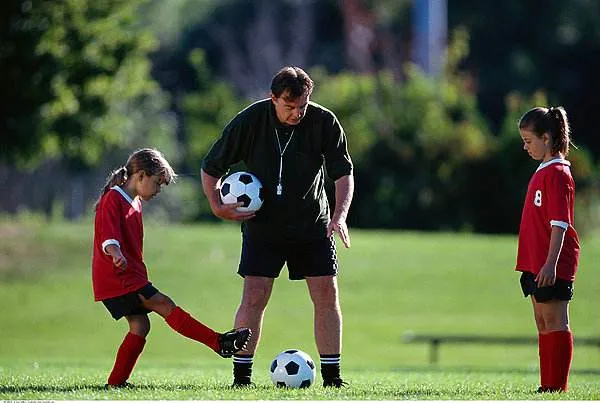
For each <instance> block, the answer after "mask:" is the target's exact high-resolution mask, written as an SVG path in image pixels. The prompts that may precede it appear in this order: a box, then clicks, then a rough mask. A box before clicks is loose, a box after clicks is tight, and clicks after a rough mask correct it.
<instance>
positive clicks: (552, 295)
mask: <svg viewBox="0 0 600 403" xmlns="http://www.w3.org/2000/svg"><path fill="white" fill-rule="evenodd" d="M520 282H521V290H522V291H523V295H524V296H525V297H527V296H529V295H533V296H534V297H535V300H536V301H537V302H548V301H552V300H553V299H556V300H559V301H570V300H571V299H573V282H572V281H567V280H563V279H560V278H557V279H556V281H555V282H554V285H551V286H548V287H539V288H538V286H537V283H536V282H535V274H533V273H530V272H527V271H524V272H523V273H522V274H521V280H520Z"/></svg>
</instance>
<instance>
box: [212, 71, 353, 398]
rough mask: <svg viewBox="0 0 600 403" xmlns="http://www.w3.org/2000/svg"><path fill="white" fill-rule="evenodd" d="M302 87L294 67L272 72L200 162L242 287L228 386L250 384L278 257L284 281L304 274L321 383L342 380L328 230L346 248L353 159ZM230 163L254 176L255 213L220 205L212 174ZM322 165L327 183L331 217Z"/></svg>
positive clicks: (327, 114)
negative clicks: (240, 337) (232, 230)
mask: <svg viewBox="0 0 600 403" xmlns="http://www.w3.org/2000/svg"><path fill="white" fill-rule="evenodd" d="M312 90H313V81H312V80H311V78H310V77H309V76H308V74H306V73H305V72H304V71H303V70H302V69H300V68H298V67H284V68H283V69H281V70H280V71H279V72H278V73H277V74H276V75H275V77H274V78H273V81H272V83H271V96H270V99H264V100H262V101H258V102H256V103H254V104H252V105H250V106H249V107H247V108H246V109H244V110H242V111H241V112H240V113H238V114H237V116H235V117H234V118H233V120H232V121H231V122H230V123H229V124H228V125H227V126H226V127H225V129H224V130H223V133H222V136H221V138H219V139H218V140H217V141H216V142H215V143H214V144H213V146H212V148H211V150H210V151H209V152H208V154H207V156H206V158H205V159H204V161H203V163H202V187H203V190H204V193H205V194H206V196H207V198H208V201H209V203H210V206H211V209H212V211H213V213H214V214H215V215H216V216H217V217H220V218H222V219H226V220H236V221H241V222H242V234H243V241H242V254H241V259H240V265H239V270H238V274H239V275H240V276H242V277H243V278H244V289H243V294H242V301H241V303H240V306H239V308H238V311H237V314H236V317H235V327H236V328H238V327H248V328H250V329H251V330H252V335H253V337H252V339H251V341H250V342H249V343H248V347H247V350H246V353H245V354H235V355H234V357H233V374H234V382H233V385H234V386H246V385H250V384H251V376H252V362H253V357H254V352H255V351H256V347H257V345H258V342H259V340H260V332H261V327H262V320H263V314H264V311H265V308H266V306H267V302H268V301H269V297H270V295H271V291H272V288H273V282H274V280H275V278H276V277H278V276H279V273H280V271H281V269H282V268H283V265H284V264H285V263H287V267H288V271H289V277H290V279H291V280H302V279H304V280H306V283H307V285H308V290H309V293H310V297H311V300H312V302H313V304H314V315H315V317H314V326H315V339H316V344H317V349H318V351H319V355H320V362H321V375H322V377H323V386H330V387H338V388H339V387H341V386H343V385H344V384H345V382H344V381H343V380H342V378H341V377H340V354H341V339H342V314H341V310H340V305H339V296H338V287H337V256H336V251H335V240H334V237H333V233H334V232H336V233H337V234H338V236H339V237H340V238H341V240H342V242H343V243H344V246H345V247H347V248H348V247H350V236H349V234H348V228H347V226H346V216H347V215H348V210H349V208H350V203H351V201H352V193H353V190H354V177H353V174H352V169H353V166H352V161H351V159H350V155H349V154H348V149H347V144H346V136H345V134H344V130H343V129H342V126H341V125H340V123H339V122H338V120H337V118H336V117H335V115H334V114H333V113H332V112H331V111H329V110H327V109H325V108H324V107H322V106H320V105H318V104H316V103H314V102H310V100H309V98H310V95H311V93H312ZM237 162H243V163H244V164H245V166H246V169H247V170H248V171H249V172H251V173H253V174H255V175H256V176H257V177H258V178H259V179H260V180H261V182H262V184H263V192H264V203H263V205H262V208H261V209H260V210H259V211H258V212H256V213H248V212H246V213H241V212H238V211H237V210H236V207H239V206H240V205H241V204H239V203H238V204H222V203H221V200H220V197H219V188H220V184H221V178H222V177H223V175H225V174H226V173H227V172H228V170H229V168H230V166H231V165H233V164H235V163H237ZM325 173H327V175H328V176H329V177H330V178H331V179H333V180H334V181H335V200H336V203H335V209H334V212H333V215H332V216H331V219H330V211H329V204H328V201H327V197H326V193H325V189H324V184H325ZM240 353H242V352H240Z"/></svg>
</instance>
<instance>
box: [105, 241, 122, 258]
mask: <svg viewBox="0 0 600 403" xmlns="http://www.w3.org/2000/svg"><path fill="white" fill-rule="evenodd" d="M108 245H117V246H118V247H119V249H121V244H120V243H119V241H117V240H116V239H107V240H106V241H104V242H102V252H104V253H106V254H107V255H108V252H107V251H106V247H107V246H108Z"/></svg>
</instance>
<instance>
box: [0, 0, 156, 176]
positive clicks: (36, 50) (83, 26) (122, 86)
mask: <svg viewBox="0 0 600 403" xmlns="http://www.w3.org/2000/svg"><path fill="white" fill-rule="evenodd" d="M142 3H143V0H114V1H93V0H52V1H50V0H38V1H7V2H2V3H1V5H0V7H1V9H0V11H1V12H0V15H1V17H0V18H2V24H1V26H2V28H1V31H0V35H1V37H0V43H2V48H1V50H0V69H1V71H2V73H3V74H2V75H3V79H2V80H1V81H0V86H1V87H0V91H1V93H2V96H3V97H4V98H5V99H6V100H7V101H8V102H5V105H7V107H6V108H3V109H1V110H0V122H2V123H0V124H2V126H1V127H0V130H1V131H2V135H3V138H4V139H3V141H2V148H1V149H0V159H1V160H4V161H7V162H10V163H14V162H25V161H27V162H31V161H36V160H38V161H39V160H41V159H42V158H44V157H47V156H58V157H60V158H63V159H64V161H65V162H66V163H67V165H68V166H69V167H70V168H71V169H82V168H87V167H90V166H93V165H94V164H96V163H97V162H98V161H99V160H100V158H101V157H102V155H103V153H104V151H105V150H106V149H107V148H108V149H110V148H112V147H118V146H119V145H120V144H123V143H124V142H125V141H124V139H125V136H126V134H127V132H128V130H127V128H128V126H130V122H129V120H128V116H126V115H123V111H124V110H127V109H128V105H130V104H132V103H139V102H143V100H144V98H148V97H152V96H156V94H157V91H158V90H159V89H158V87H157V85H156V84H155V83H154V82H153V81H152V80H151V78H150V63H149V61H148V58H147V54H148V53H149V52H150V51H151V50H152V49H154V47H155V45H156V41H155V40H154V38H153V36H152V35H150V34H149V33H148V32H146V31H144V30H142V29H140V28H139V26H138V25H137V10H138V8H139V6H140V4H142Z"/></svg>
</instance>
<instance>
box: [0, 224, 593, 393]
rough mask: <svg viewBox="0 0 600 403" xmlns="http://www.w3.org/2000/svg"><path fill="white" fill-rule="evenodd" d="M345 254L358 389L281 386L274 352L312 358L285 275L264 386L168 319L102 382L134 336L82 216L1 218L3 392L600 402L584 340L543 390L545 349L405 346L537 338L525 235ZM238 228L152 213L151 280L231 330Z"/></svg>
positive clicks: (587, 332)
mask: <svg viewBox="0 0 600 403" xmlns="http://www.w3.org/2000/svg"><path fill="white" fill-rule="evenodd" d="M351 235H352V248H351V249H347V250H346V249H343V248H341V246H340V245H341V242H338V253H339V257H340V262H341V264H340V266H341V271H340V277H339V283H340V288H341V303H342V309H343V312H344V349H343V355H342V370H343V376H344V379H345V380H347V381H348V382H349V383H350V387H349V388H345V389H342V390H329V389H324V388H322V387H321V386H320V376H317V382H316V384H315V386H314V387H311V388H309V389H307V390H281V389H276V388H274V387H273V386H272V385H271V383H270V379H269V377H268V367H269V364H270V362H271V360H272V358H273V357H274V356H275V355H276V354H277V353H279V352H280V351H282V350H284V349H288V348H299V349H302V350H304V351H306V352H307V353H309V354H310V355H311V356H312V357H313V358H314V359H315V360H316V361H318V354H317V352H316V347H315V344H314V338H313V330H312V307H311V304H310V301H309V298H308V294H307V291H306V285H305V283H304V282H290V281H288V280H287V272H285V269H284V273H283V277H282V278H280V279H279V280H278V281H276V283H275V289H274V292H273V296H272V298H271V302H270V304H269V306H268V308H267V313H266V318H265V324H264V332H263V335H262V340H261V345H260V349H259V351H258V354H257V356H256V358H255V363H254V380H255V382H256V384H257V386H256V387H255V388H251V389H247V390H236V389H231V388H230V387H229V385H230V383H231V362H230V360H225V359H222V358H220V357H218V356H217V355H216V354H214V353H213V352H212V351H209V349H208V348H206V347H204V346H202V345H199V344H197V343H195V342H192V341H191V340H188V339H185V338H183V337H181V336H180V335H178V334H176V333H175V332H173V331H172V330H171V329H170V328H169V327H168V326H167V325H166V324H165V323H164V322H163V320H162V319H161V318H160V317H158V316H157V315H151V320H152V330H151V332H150V335H149V337H148V343H147V345H146V348H145V350H144V353H143V354H142V356H141V358H140V360H139V361H138V364H137V366H136V369H135V371H134V373H133V375H132V378H131V382H133V383H134V384H135V385H136V386H137V387H136V388H135V389H133V390H118V391H105V390H104V389H102V386H103V385H104V383H105V381H106V377H107V375H108V372H109V371H110V368H111V366H112V363H113V359H114V355H115V352H116V349H117V347H118V346H119V344H120V342H121V340H122V338H123V336H124V334H125V332H126V329H127V326H126V322H125V321H119V322H115V321H114V320H112V318H110V316H109V315H108V313H107V312H106V311H105V309H104V307H103V306H102V304H99V303H94V302H93V297H92V291H91V280H90V250H91V237H92V228H91V226H90V224H89V222H84V223H51V224H46V223H42V222H40V221H36V220H21V221H11V220H8V219H3V220H2V221H0V295H2V299H1V301H2V303H1V305H0V320H1V322H0V323H2V327H1V329H0V398H1V399H51V400H56V399H58V400H88V399H109V400H121V399H123V400H155V399H160V400H163V399H168V400H172V399H175V400H188V399H194V400H222V399H224V400H246V399H252V400H287V399H292V400H346V399H349V400H400V399H409V400H421V399H424V400H446V399H452V400H497V399H511V400H512V399H516V400H535V399H544V400H546V399H561V400H564V399H568V400H599V399H600V382H599V381H598V380H599V379H600V350H599V349H598V348H593V347H583V346H582V347H579V348H578V347H577V346H576V347H575V355H574V361H573V371H572V375H571V382H570V384H571V388H570V391H569V392H568V393H566V394H560V395H556V394H554V395H543V396H540V395H536V394H533V393H532V391H533V390H534V389H535V388H537V385H538V372H537V347H536V346H535V345H531V346H509V347H507V346H478V345H472V346H469V345H442V347H441V350H440V362H439V364H438V365H437V366H431V365H429V364H428V351H429V350H428V346H426V345H421V344H405V343H403V341H402V335H403V334H404V333H406V332H415V333H419V332H427V333H441V334H459V333H468V334H494V335H521V336H535V334H536V330H535V325H534V323H533V317H532V313H531V304H530V302H529V301H528V300H527V299H525V298H523V297H522V295H521V294H520V290H519V286H518V274H517V273H515V272H513V266H514V261H515V253H516V238H515V237H512V236H481V235H470V234H439V233H438V234H422V233H409V232H378V231H358V230H354V231H352V232H351ZM599 243H600V236H588V237H586V238H583V240H582V247H583V253H582V261H581V265H580V273H579V275H578V279H577V283H576V292H575V299H574V301H573V303H572V306H571V325H572V328H573V331H574V334H575V337H576V338H577V336H592V337H598V336H600V321H599V319H598V309H599V307H600V292H599V291H600V272H599V271H598V269H597V264H596V262H599V261H600V248H599V247H598V246H597V245H598V244H599ZM239 251H240V234H239V229H238V227H237V226H232V225H213V226H209V225H198V226H182V225H163V226H160V225H159V224H156V223H155V224H153V222H152V219H147V220H146V239H145V256H146V262H147V265H148V268H149V272H150V276H151V280H152V281H153V282H154V284H155V285H156V286H157V287H158V288H159V289H160V290H161V291H162V292H164V293H165V294H167V295H169V296H170V297H172V298H173V299H174V300H175V301H176V302H177V303H178V304H179V305H181V306H182V307H184V309H186V310H188V311H189V312H191V313H192V314H193V315H194V316H195V317H196V318H198V319H199V320H201V321H203V322H205V323H206V324H207V325H209V326H211V327H213V328H215V329H216V330H220V331H224V330H228V329H229V328H231V326H232V321H233V315H234V313H235V310H236V308H237V304H238V302H239V298H240V291H241V286H242V280H241V278H239V277H238V276H237V275H236V274H235V271H236V268H237V262H238V259H239Z"/></svg>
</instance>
